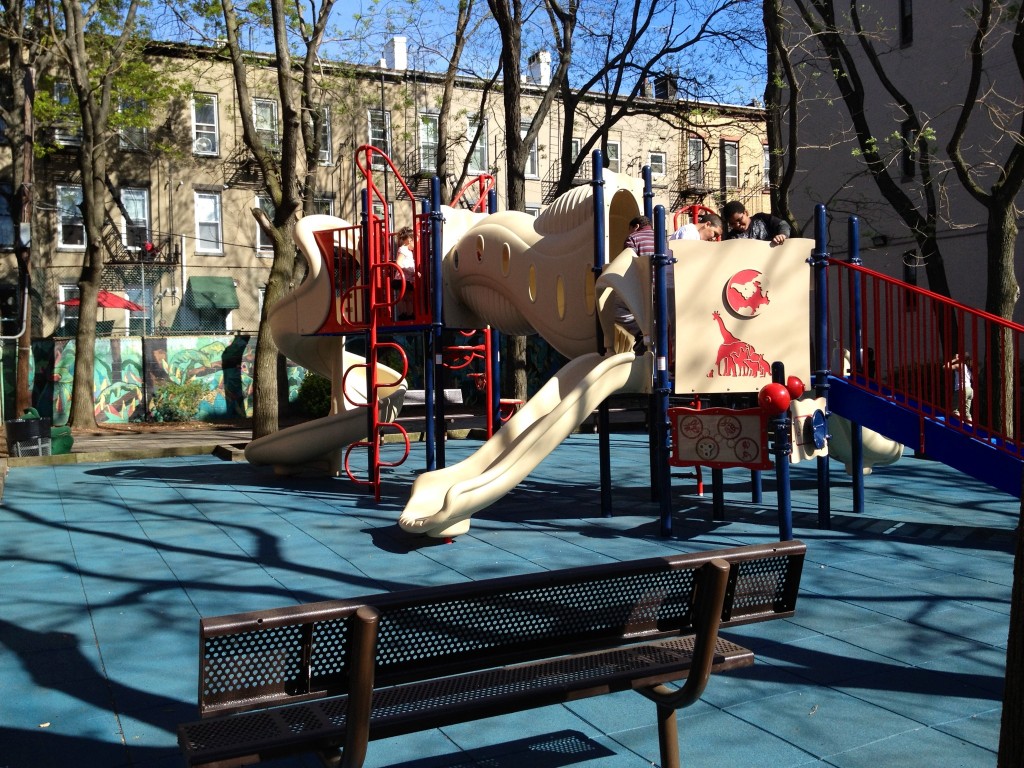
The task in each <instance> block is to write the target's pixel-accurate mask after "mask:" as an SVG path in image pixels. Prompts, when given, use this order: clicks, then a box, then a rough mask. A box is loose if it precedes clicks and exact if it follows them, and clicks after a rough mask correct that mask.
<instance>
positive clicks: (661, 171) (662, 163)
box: [647, 152, 668, 176]
mask: <svg viewBox="0 0 1024 768" xmlns="http://www.w3.org/2000/svg"><path fill="white" fill-rule="evenodd" d="M647 164H648V165H649V166H650V168H651V175H652V176H664V175H665V174H666V173H667V172H668V157H667V156H666V155H665V153H664V152H651V156H650V159H649V160H648V163H647Z"/></svg>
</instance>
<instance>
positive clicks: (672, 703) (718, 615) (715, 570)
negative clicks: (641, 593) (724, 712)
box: [638, 558, 730, 709]
mask: <svg viewBox="0 0 1024 768" xmlns="http://www.w3.org/2000/svg"><path fill="white" fill-rule="evenodd" d="M729 570H730V566H729V563H728V562H727V561H725V560H723V559H721V558H715V559H714V560H711V561H710V562H707V563H705V564H704V565H702V566H701V568H700V570H699V571H698V572H697V580H698V581H697V596H696V606H695V614H696V615H695V616H694V630H695V631H694V646H693V664H692V666H691V667H690V673H689V674H688V675H687V676H686V682H685V683H683V685H682V687H681V688H678V689H674V688H669V687H668V686H666V685H655V686H652V687H650V688H640V689H638V690H639V692H640V693H642V694H643V695H644V696H646V697H647V698H648V699H650V700H651V701H653V702H654V703H656V704H657V705H658V706H659V707H669V708H671V709H682V708H683V707H688V706H690V705H691V704H693V703H695V702H696V701H697V700H698V699H700V697H701V694H703V693H704V688H705V687H707V684H708V679H709V678H710V677H711V667H712V664H713V663H714V660H715V643H716V642H717V640H718V627H719V625H720V624H721V622H722V606H723V604H724V603H725V592H726V589H727V587H728V584H729Z"/></svg>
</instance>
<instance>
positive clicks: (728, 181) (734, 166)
mask: <svg viewBox="0 0 1024 768" xmlns="http://www.w3.org/2000/svg"><path fill="white" fill-rule="evenodd" d="M721 152H722V189H738V188H739V186H740V143H739V142H738V141H734V140H732V139H722V143H721Z"/></svg>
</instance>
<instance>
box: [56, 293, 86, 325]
mask: <svg viewBox="0 0 1024 768" xmlns="http://www.w3.org/2000/svg"><path fill="white" fill-rule="evenodd" d="M78 298H81V290H80V289H79V287H78V286H77V285H70V284H63V283H62V284H61V285H59V286H57V306H58V307H59V308H60V313H59V314H58V316H57V330H58V331H63V330H64V329H65V326H66V325H67V323H68V321H69V320H74V321H75V324H76V325H77V323H78V318H79V317H80V315H79V309H80V306H79V305H78V304H71V305H68V304H65V303H64V302H66V301H71V300H72V299H78Z"/></svg>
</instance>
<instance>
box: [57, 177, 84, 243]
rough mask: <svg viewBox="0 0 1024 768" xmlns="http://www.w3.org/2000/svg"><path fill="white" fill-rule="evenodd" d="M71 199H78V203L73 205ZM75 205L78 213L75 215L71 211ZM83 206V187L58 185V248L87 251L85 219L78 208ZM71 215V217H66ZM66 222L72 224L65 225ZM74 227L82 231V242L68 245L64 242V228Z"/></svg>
mask: <svg viewBox="0 0 1024 768" xmlns="http://www.w3.org/2000/svg"><path fill="white" fill-rule="evenodd" d="M71 197H74V198H76V201H75V202H73V203H72V201H71ZM69 204H73V205H74V206H75V209H76V210H77V211H78V213H77V214H75V213H74V212H73V211H72V210H71V206H70V205H69ZM81 204H82V187H81V186H80V185H78V184H58V185H57V248H59V249H60V250H64V251H84V250H85V218H84V217H83V215H82V212H81V210H80V209H78V206H80V205H81ZM66 214H70V215H66ZM75 219H77V220H78V223H77V224H75V223H74V220H75ZM65 222H70V223H68V224H67V225H65ZM65 226H74V227H76V228H77V229H80V230H81V233H82V242H80V243H66V242H64V227H65Z"/></svg>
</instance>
